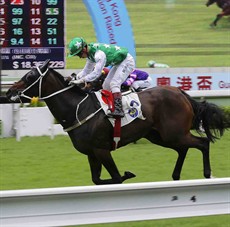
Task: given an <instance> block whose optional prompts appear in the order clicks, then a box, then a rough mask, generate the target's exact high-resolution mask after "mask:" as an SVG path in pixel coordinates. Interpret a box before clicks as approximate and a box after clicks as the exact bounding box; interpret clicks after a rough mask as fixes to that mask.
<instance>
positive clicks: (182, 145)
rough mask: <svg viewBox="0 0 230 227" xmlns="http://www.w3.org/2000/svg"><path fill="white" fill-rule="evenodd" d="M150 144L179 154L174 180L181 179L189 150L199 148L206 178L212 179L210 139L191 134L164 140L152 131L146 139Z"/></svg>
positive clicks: (173, 175)
mask: <svg viewBox="0 0 230 227" xmlns="http://www.w3.org/2000/svg"><path fill="white" fill-rule="evenodd" d="M145 138H146V139H148V140H149V141H150V142H152V143H154V144H158V145H160V146H163V147H168V148H172V149H174V150H175V151H177V153H178V158H177V162H176V165H175V167H174V170H173V174H172V177H173V179H174V180H179V179H180V174H181V170H182V167H183V164H184V160H185V157H186V154H187V151H188V149H189V148H197V149H199V150H200V151H201V152H202V155H203V168H204V170H203V171H204V177H205V178H210V177H211V167H210V158H209V143H210V142H209V139H208V138H204V137H197V136H193V135H192V134H191V133H188V134H187V135H184V136H181V137H180V138H177V139H175V138H174V139H173V141H171V142H170V140H163V139H162V138H161V136H160V134H159V133H158V132H157V131H155V130H152V131H151V133H149V134H148V135H147V136H146V137H145Z"/></svg>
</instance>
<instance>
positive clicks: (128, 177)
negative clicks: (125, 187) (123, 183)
mask: <svg viewBox="0 0 230 227" xmlns="http://www.w3.org/2000/svg"><path fill="white" fill-rule="evenodd" d="M125 176H126V177H127V179H130V178H133V177H136V175H135V174H134V173H131V172H129V171H125Z"/></svg>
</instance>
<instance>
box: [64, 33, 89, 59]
mask: <svg viewBox="0 0 230 227" xmlns="http://www.w3.org/2000/svg"><path fill="white" fill-rule="evenodd" d="M86 45H87V43H86V41H85V40H84V39H83V38H82V37H75V38H73V39H72V40H71V41H70V43H69V47H68V49H69V55H68V57H72V56H75V55H78V54H79V53H80V52H81V51H82V50H83V48H84V47H85V46H86Z"/></svg>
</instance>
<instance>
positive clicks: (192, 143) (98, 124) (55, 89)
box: [6, 60, 224, 184]
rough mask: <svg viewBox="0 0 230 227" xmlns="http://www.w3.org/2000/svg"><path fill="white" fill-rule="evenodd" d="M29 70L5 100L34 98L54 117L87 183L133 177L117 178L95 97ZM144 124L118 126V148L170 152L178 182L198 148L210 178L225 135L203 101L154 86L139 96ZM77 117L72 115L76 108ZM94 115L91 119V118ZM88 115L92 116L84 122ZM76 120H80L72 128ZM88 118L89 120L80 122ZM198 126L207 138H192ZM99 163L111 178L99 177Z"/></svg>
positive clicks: (52, 74)
mask: <svg viewBox="0 0 230 227" xmlns="http://www.w3.org/2000/svg"><path fill="white" fill-rule="evenodd" d="M48 65H49V61H48V60H47V61H46V62H45V63H44V64H43V65H42V66H40V67H38V68H34V69H31V70H30V71H29V72H28V73H27V74H26V75H25V76H23V77H22V78H21V80H19V81H18V82H16V83H15V84H14V85H12V87H11V88H10V89H9V90H8V91H7V93H6V95H7V98H8V99H9V100H11V101H13V102H15V101H18V100H19V99H20V100H21V101H22V102H23V101H24V99H31V97H33V96H39V97H40V98H41V99H43V100H44V101H45V102H46V104H47V106H48V107H49V109H50V111H51V112H52V114H53V116H54V117H55V118H56V119H57V120H58V121H59V122H60V124H61V125H62V126H63V127H64V128H68V127H70V128H71V127H72V126H73V127H72V128H71V130H69V131H68V134H69V137H70V138H71V140H72V143H73V146H74V147H75V148H76V149H77V150H78V151H79V152H81V153H83V154H85V155H87V156H88V161H89V165H90V168H91V174H92V181H93V182H94V183H95V184H115V183H122V182H123V181H125V180H126V179H129V178H132V177H134V176H135V175H134V174H132V173H130V172H125V174H124V175H121V174H120V173H119V171H118V168H117V166H116V164H115V162H114V160H113V158H112V156H111V151H112V150H113V127H112V125H111V123H110V122H109V120H108V118H107V116H106V115H105V113H104V112H103V111H102V110H101V109H100V105H99V103H98V101H97V99H96V97H95V93H90V94H87V93H85V92H83V91H82V90H81V89H80V88H79V87H77V86H73V85H71V86H68V82H66V81H65V80H64V78H63V76H62V75H60V74H59V73H58V72H57V71H55V70H53V69H50V68H49V67H48ZM138 96H139V99H140V101H141V103H142V106H141V107H142V112H143V115H144V117H145V118H146V119H145V120H141V119H139V118H137V119H135V120H134V121H132V122H131V123H130V124H128V125H126V126H124V127H122V129H121V140H120V143H119V144H118V147H122V146H125V145H127V144H129V143H131V142H134V141H136V140H138V139H140V138H146V139H147V140H149V141H150V142H152V143H154V144H157V145H160V146H164V147H168V148H172V149H174V150H175V151H176V152H177V153H178V159H177V162H176V165H175V168H174V171H173V174H172V177H173V179H174V180H179V179H180V174H181V169H182V166H183V163H184V159H185V157H186V154H187V151H188V149H189V148H197V149H199V150H200V151H201V152H202V154H203V166H204V176H205V177H206V178H210V176H211V167H210V160H209V144H210V141H211V142H214V141H215V139H217V138H220V137H221V136H222V135H223V132H224V122H223V121H224V119H223V114H222V111H221V109H220V108H219V107H218V106H216V105H214V104H210V103H207V102H197V101H195V100H194V99H192V98H191V97H190V96H189V95H188V94H186V93H185V92H183V91H181V90H179V89H178V88H176V87H170V86H169V87H155V88H151V89H147V90H145V91H142V92H139V93H138ZM77 108H78V112H77V113H78V114H77V116H76V109H77ZM93 113H94V115H93V116H92V114H93ZM89 116H92V117H91V118H89ZM76 117H77V118H78V119H79V121H81V124H78V126H79V127H77V126H76V125H75V122H76ZM87 117H88V120H85V119H86V118H87ZM201 122H202V124H203V128H204V130H205V133H206V136H207V137H201V136H194V135H192V134H191V133H190V130H191V128H194V129H196V130H197V131H199V126H200V123H201ZM102 165H103V166H104V167H105V168H106V170H107V171H108V172H109V174H110V175H111V179H101V178H100V176H101V170H102Z"/></svg>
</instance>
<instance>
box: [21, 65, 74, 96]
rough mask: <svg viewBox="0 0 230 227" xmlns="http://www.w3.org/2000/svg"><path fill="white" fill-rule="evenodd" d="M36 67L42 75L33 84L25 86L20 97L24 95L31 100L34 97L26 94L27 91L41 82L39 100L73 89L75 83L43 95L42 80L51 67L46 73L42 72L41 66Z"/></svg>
mask: <svg viewBox="0 0 230 227" xmlns="http://www.w3.org/2000/svg"><path fill="white" fill-rule="evenodd" d="M36 69H37V71H38V73H39V74H40V76H39V77H38V79H37V80H35V81H34V82H33V83H32V84H31V85H29V86H28V87H27V88H25V89H24V90H23V91H21V92H20V94H18V96H19V97H24V98H27V99H30V100H31V99H32V98H33V97H30V96H28V95H25V92H26V91H28V90H29V89H30V88H31V87H33V86H34V85H35V84H37V83H39V87H38V98H39V100H45V99H48V98H51V97H53V96H55V95H57V94H60V93H62V92H64V91H67V90H69V89H71V88H72V87H74V85H70V86H68V87H65V88H63V89H61V90H58V91H56V92H54V93H52V94H50V95H47V96H44V97H42V80H43V78H44V76H45V75H46V73H47V72H48V71H49V68H47V69H46V70H45V72H44V73H42V72H41V70H40V68H39V67H37V68H36Z"/></svg>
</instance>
